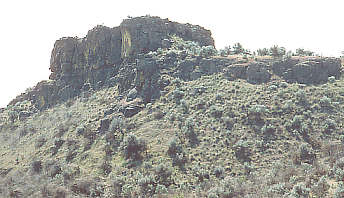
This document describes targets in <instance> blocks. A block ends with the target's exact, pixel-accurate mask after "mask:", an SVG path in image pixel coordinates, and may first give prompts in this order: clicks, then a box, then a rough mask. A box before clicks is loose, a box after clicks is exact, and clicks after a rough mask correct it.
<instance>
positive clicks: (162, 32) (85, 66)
mask: <svg viewBox="0 0 344 198" xmlns="http://www.w3.org/2000/svg"><path fill="white" fill-rule="evenodd" d="M173 38H178V39H173ZM180 40H182V41H183V42H185V43H186V44H183V45H179V44H178V43H177V42H180ZM214 47H215V46H214V40H213V38H212V36H211V32H210V31H209V30H206V29H204V28H203V27H200V26H198V25H191V24H180V23H177V22H172V21H169V20H168V19H161V18H159V17H150V16H144V17H136V18H130V19H125V20H124V21H123V22H122V23H121V24H120V26H119V27H114V28H109V27H105V26H100V25H99V26H96V27H95V28H93V29H92V30H90V31H89V32H88V33H87V35H86V36H85V37H84V38H76V37H64V38H61V39H59V40H57V41H56V42H55V45H54V48H53V50H52V54H51V61H50V70H51V75H50V76H49V79H50V80H47V81H42V82H39V83H38V84H37V85H36V86H35V87H34V88H33V89H32V90H30V91H28V92H26V93H23V94H21V95H20V96H18V97H17V98H16V99H14V100H13V101H11V102H10V105H11V104H12V105H13V104H15V103H17V102H20V101H24V100H28V101H31V103H32V104H34V105H35V106H36V108H37V109H45V108H49V107H51V106H53V105H55V104H57V103H59V102H63V101H67V100H69V99H71V98H73V97H75V96H78V95H80V94H81V93H83V92H88V91H90V90H97V89H100V88H102V87H113V86H117V87H118V89H119V91H120V93H122V94H123V95H127V94H129V93H135V94H134V95H135V97H134V98H133V97H132V96H130V97H128V100H133V99H135V98H140V99H141V100H142V103H148V102H151V101H152V100H155V99H156V98H159V97H160V96H161V95H162V94H164V87H166V86H167V85H169V83H170V79H171V77H172V78H179V79H182V80H185V81H189V80H195V79H197V78H199V77H201V76H202V75H211V74H214V73H218V72H223V73H224V75H226V76H227V77H228V79H229V80H235V79H237V78H240V79H245V80H247V81H248V82H249V83H253V84H257V83H267V82H269V81H270V80H271V78H272V76H274V75H275V76H277V77H279V78H280V79H282V80H285V81H286V82H290V83H293V82H297V83H304V84H318V83H323V82H326V81H327V79H328V77H329V76H334V77H336V78H337V77H339V76H340V74H341V67H342V66H341V62H340V59H338V58H322V57H306V58H305V57H289V58H283V59H269V60H259V59H256V60H248V59H245V60H242V59H241V60H238V58H236V57H234V58H233V57H232V58H231V57H219V56H214V55H216V50H215V48H214ZM214 51H215V52H214ZM137 111H138V109H137V108H135V107H131V106H129V107H127V108H126V109H123V112H124V114H127V115H129V116H130V115H132V114H133V113H135V112H137Z"/></svg>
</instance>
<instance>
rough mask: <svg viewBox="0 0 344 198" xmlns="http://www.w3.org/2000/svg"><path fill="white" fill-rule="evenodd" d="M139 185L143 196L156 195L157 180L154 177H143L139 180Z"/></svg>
mask: <svg viewBox="0 0 344 198" xmlns="http://www.w3.org/2000/svg"><path fill="white" fill-rule="evenodd" d="M137 183H138V184H139V186H140V189H141V192H142V193H143V194H149V195H152V194H154V193H155V185H156V182H155V178H154V177H153V176H152V175H147V176H143V177H141V178H139V179H138V181H137Z"/></svg>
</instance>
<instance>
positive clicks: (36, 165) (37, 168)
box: [31, 160, 42, 173]
mask: <svg viewBox="0 0 344 198" xmlns="http://www.w3.org/2000/svg"><path fill="white" fill-rule="evenodd" d="M31 170H32V172H33V173H40V172H41V171H42V161H40V160H35V161H33V162H32V163H31Z"/></svg>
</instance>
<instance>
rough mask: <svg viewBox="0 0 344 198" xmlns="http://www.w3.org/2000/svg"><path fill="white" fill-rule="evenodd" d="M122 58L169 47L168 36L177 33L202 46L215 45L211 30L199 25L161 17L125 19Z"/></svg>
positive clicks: (121, 27) (122, 32) (122, 25)
mask: <svg viewBox="0 0 344 198" xmlns="http://www.w3.org/2000/svg"><path fill="white" fill-rule="evenodd" d="M120 29H121V34H122V55H121V56H122V58H126V57H130V56H133V55H137V54H141V53H147V52H149V51H155V50H157V49H158V48H166V47H169V42H168V36H169V35H174V34H175V35H177V36H179V37H180V38H183V39H184V40H186V41H196V42H198V43H199V44H200V46H208V45H211V46H214V40H213V38H212V37H211V32H210V31H209V30H206V29H204V28H202V27H200V26H197V25H191V24H180V23H176V22H172V21H169V20H168V19H161V18H159V17H137V18H133V19H125V20H124V21H123V22H122V23H121V25H120Z"/></svg>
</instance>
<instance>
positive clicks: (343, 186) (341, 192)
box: [334, 182, 344, 198]
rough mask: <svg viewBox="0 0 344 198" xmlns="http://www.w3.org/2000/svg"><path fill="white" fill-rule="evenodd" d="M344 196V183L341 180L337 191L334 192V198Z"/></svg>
mask: <svg viewBox="0 0 344 198" xmlns="http://www.w3.org/2000/svg"><path fill="white" fill-rule="evenodd" d="M342 197H344V183H343V182H339V184H338V186H337V188H336V191H335V193H334V198H342Z"/></svg>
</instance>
